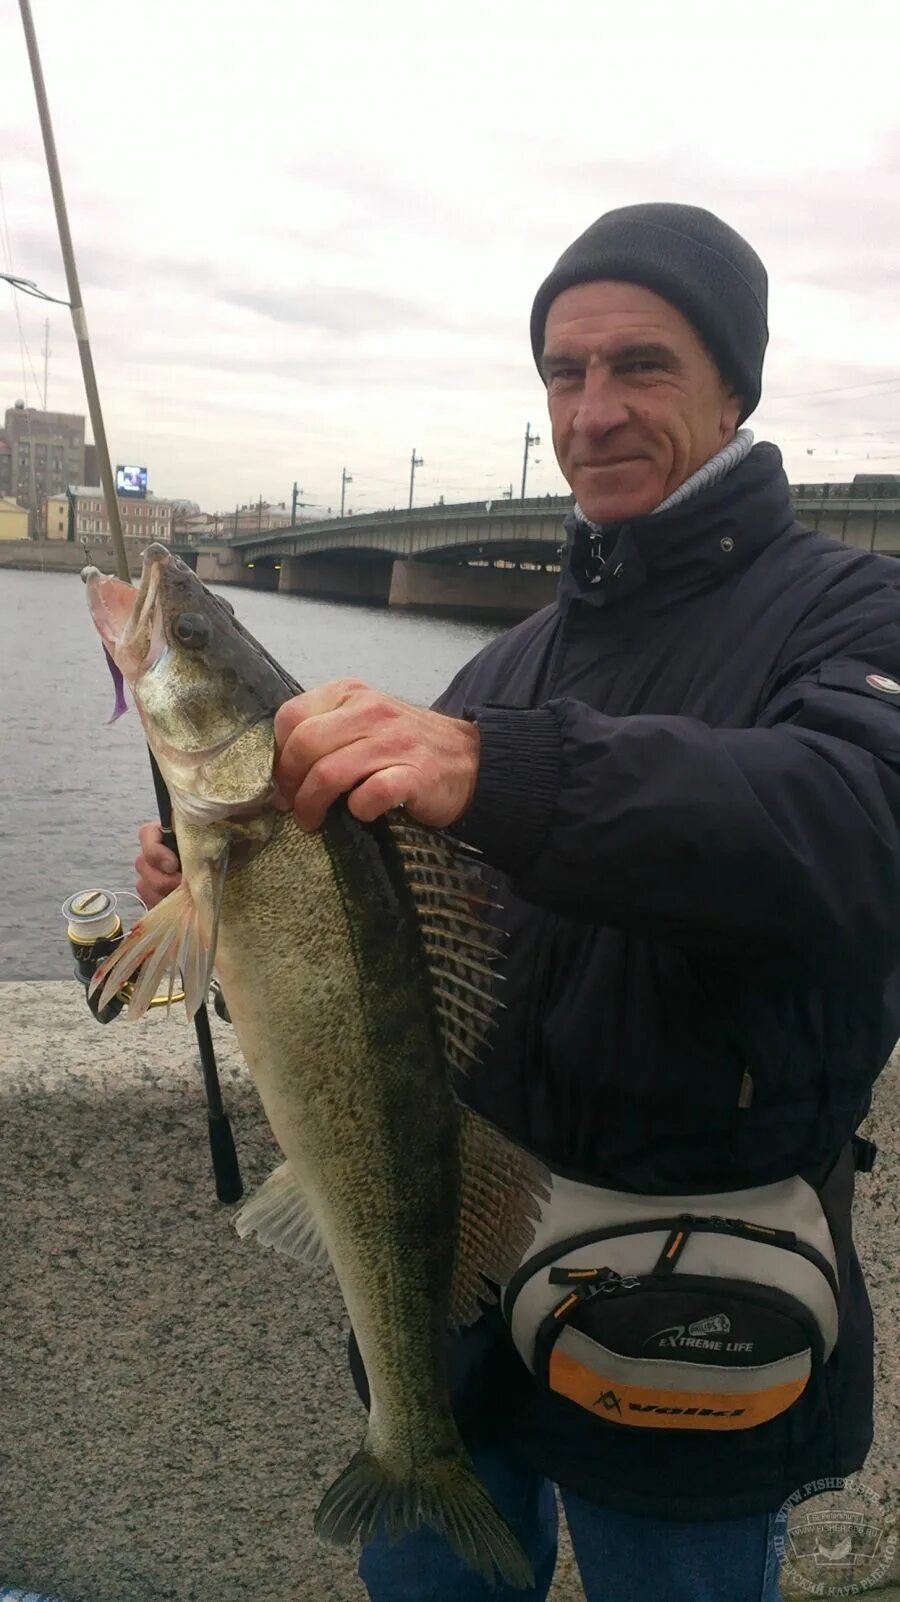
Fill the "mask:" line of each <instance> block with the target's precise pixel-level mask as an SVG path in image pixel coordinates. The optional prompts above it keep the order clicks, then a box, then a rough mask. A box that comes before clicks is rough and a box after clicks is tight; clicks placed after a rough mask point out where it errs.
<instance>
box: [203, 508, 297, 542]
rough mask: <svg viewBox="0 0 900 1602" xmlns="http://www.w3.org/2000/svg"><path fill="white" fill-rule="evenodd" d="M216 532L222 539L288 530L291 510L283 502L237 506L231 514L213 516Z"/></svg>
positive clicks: (218, 513) (224, 513) (220, 513)
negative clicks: (216, 526) (272, 529)
mask: <svg viewBox="0 0 900 1602" xmlns="http://www.w3.org/2000/svg"><path fill="white" fill-rule="evenodd" d="M213 515H214V517H215V520H216V523H217V525H218V532H219V533H220V534H221V535H222V537H223V538H224V539H231V538H232V537H236V536H237V535H238V534H264V533H265V532H266V530H267V529H270V528H290V526H291V509H290V507H289V506H286V505H285V503H284V501H278V502H271V501H262V500H260V501H254V502H253V503H252V505H250V506H237V507H235V509H234V511H233V512H216V513H214V514H213Z"/></svg>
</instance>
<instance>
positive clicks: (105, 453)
mask: <svg viewBox="0 0 900 1602" xmlns="http://www.w3.org/2000/svg"><path fill="white" fill-rule="evenodd" d="M19 11H20V13H21V16H22V27H23V29H24V32H25V45H26V49H27V51H28V61H29V64H30V67H31V80H32V83H33V85H34V95H35V100H36V101H37V109H38V118H39V121H40V125H41V136H42V138H43V141H44V154H45V156H46V160H47V175H48V177H49V179H50V192H51V195H52V197H53V209H54V212H55V214H56V227H57V232H58V234H59V245H60V250H61V251H62V258H63V265H64V267H65V272H66V284H67V286H68V291H69V300H68V306H69V310H70V312H71V314H72V326H73V328H74V330H75V340H76V343H77V346H78V357H79V360H80V362H81V372H82V377H83V379H84V388H85V394H86V397H87V404H88V413H89V416H90V419H91V427H92V429H93V431H94V445H95V447H96V450H97V464H98V466H99V468H100V482H101V484H102V486H103V499H104V501H105V503H106V515H107V518H108V520H109V530H110V534H111V535H112V543H113V550H114V552H115V558H116V572H117V574H118V577H119V578H120V579H122V580H123V581H124V582H125V583H126V584H130V583H131V572H130V570H129V565H128V553H127V551H126V549H125V541H124V539H123V537H122V522H121V518H120V516H119V502H118V499H117V496H116V484H115V479H114V478H113V471H112V463H111V461H110V455H109V446H108V445H107V441H106V429H105V427H104V423H103V411H102V408H101V406H100V392H99V390H98V388H97V377H96V373H95V371H94V359H93V355H92V353H91V344H90V339H89V337H88V327H87V318H86V316H85V311H84V302H83V300H82V296H81V286H80V284H79V281H78V269H77V266H76V264H75V250H74V246H73V244H72V233H71V229H70V228H69V216H68V211H67V208H66V199H65V194H64V192H63V185H62V174H61V172H60V166H59V159H58V157H57V154H56V140H55V139H54V136H53V124H52V121H51V118H50V104H49V101H48V99H47V90H46V86H45V84H44V72H43V68H42V66H41V57H40V51H39V50H38V42H37V33H36V32H35V26H34V18H33V17H32V14H31V0H19ZM148 756H149V758H150V770H151V773H152V775H153V788H154V790H155V792H156V802H157V807H158V810H159V821H160V826H161V830H162V838H163V843H164V845H165V846H166V847H167V848H168V849H169V850H170V851H171V852H172V854H173V855H174V856H175V857H178V842H177V840H176V838H175V833H174V831H173V829H172V801H171V797H170V796H169V792H168V790H167V788H166V782H165V780H164V778H163V776H162V774H161V772H160V770H159V767H158V766H157V763H156V759H155V758H154V755H153V752H152V751H150V750H148ZM98 896H101V897H106V901H107V905H106V906H105V907H104V909H103V911H102V913H101V912H99V910H98V905H97V901H96V898H97V897H98ZM110 899H111V906H110V905H109V904H108V903H109V902H110ZM75 903H80V904H81V906H80V910H79V908H78V907H77V906H76V905H75ZM66 912H67V917H68V918H69V938H70V940H71V941H72V944H73V948H74V949H75V951H76V954H77V956H78V962H77V965H76V973H77V974H78V977H79V978H81V979H83V980H87V979H90V978H91V977H92V973H93V969H94V968H96V967H97V965H98V963H99V961H100V960H101V956H102V955H105V954H106V953H107V952H108V951H109V950H111V949H112V946H113V945H115V944H116V943H117V939H121V938H122V932H121V923H119V920H118V918H117V917H116V916H115V898H114V897H113V898H110V896H109V895H108V894H107V892H105V891H86V892H83V893H82V894H81V895H80V896H74V897H70V898H69V900H68V901H67V902H66ZM110 918H112V919H113V920H114V921H113V923H110V921H109V920H110ZM116 924H118V936H116V932H115V925H116ZM79 934H80V935H82V936H84V937H85V938H79ZM101 947H103V948H105V951H102V952H101V951H100V949H99V948H101ZM92 965H93V966H92ZM87 969H90V972H86V971H85V970H87ZM116 999H118V998H116ZM122 1005H123V1003H121V1002H120V1003H119V1005H118V1006H117V1007H116V1008H115V1010H113V1009H112V1008H110V1009H105V1012H106V1017H104V1018H103V1020H102V1021H104V1022H105V1021H107V1019H108V1018H112V1017H114V1016H115V1015H116V1013H117V1012H120V1011H121V1009H122ZM194 1027H195V1029H196V1033H197V1046H198V1050H199V1052H200V1065H201V1068H202V1071H203V1083H204V1089H205V1091H206V1103H207V1115H208V1121H209V1146H210V1154H211V1156H212V1164H213V1173H214V1175H215V1183H216V1195H217V1196H218V1198H219V1200H220V1201H223V1202H233V1201H237V1200H238V1199H239V1197H240V1196H241V1195H242V1194H243V1188H244V1187H243V1184H242V1182H241V1176H240V1170H239V1168H238V1161H237V1153H236V1151H235V1146H234V1137H233V1135H232V1132H231V1125H230V1123H229V1120H228V1114H227V1112H226V1111H225V1107H224V1105H223V1102H222V1091H221V1086H220V1084H219V1073H218V1068H217V1067H216V1058H215V1052H214V1050H213V1042H212V1035H211V1032H210V1027H209V1015H208V1013H207V1010H206V1007H205V1006H203V1005H201V1006H200V1007H199V1008H198V1010H197V1012H196V1013H195V1015H194Z"/></svg>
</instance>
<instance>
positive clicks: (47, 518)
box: [41, 495, 69, 540]
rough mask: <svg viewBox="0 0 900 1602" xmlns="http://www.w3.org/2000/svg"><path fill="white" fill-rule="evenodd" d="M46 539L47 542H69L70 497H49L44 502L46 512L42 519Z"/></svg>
mask: <svg viewBox="0 0 900 1602" xmlns="http://www.w3.org/2000/svg"><path fill="white" fill-rule="evenodd" d="M41 524H42V527H43V531H44V538H45V539H47V540H67V539H68V538H69V497H68V495H48V496H47V499H46V500H45V502H44V511H43V516H42V518H41Z"/></svg>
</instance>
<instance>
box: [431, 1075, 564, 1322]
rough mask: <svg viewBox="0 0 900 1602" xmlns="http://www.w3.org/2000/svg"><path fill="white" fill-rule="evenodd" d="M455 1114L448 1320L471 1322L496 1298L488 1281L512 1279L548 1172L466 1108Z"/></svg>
mask: <svg viewBox="0 0 900 1602" xmlns="http://www.w3.org/2000/svg"><path fill="white" fill-rule="evenodd" d="M459 1113H460V1167H461V1176H460V1200H459V1226H458V1231H457V1242H456V1261H455V1263H454V1268H453V1285H452V1290H451V1302H450V1321H451V1323H452V1324H455V1325H462V1324H472V1323H474V1321H475V1319H476V1318H478V1317H479V1315H480V1313H481V1311H482V1304H483V1303H485V1302H493V1301H494V1300H495V1299H496V1298H495V1296H494V1293H493V1291H492V1290H491V1288H490V1285H489V1284H486V1283H485V1281H493V1282H494V1283H495V1284H498V1285H502V1284H504V1283H505V1282H506V1281H507V1280H508V1279H510V1278H511V1277H512V1274H513V1273H514V1272H515V1270H516V1268H517V1267H518V1265H519V1263H520V1262H521V1260H522V1257H523V1256H524V1255H525V1253H526V1252H527V1250H528V1247H529V1246H530V1245H531V1242H532V1240H533V1239H534V1225H535V1223H536V1221H537V1219H538V1218H539V1217H540V1212H541V1209H540V1203H541V1201H546V1199H547V1198H548V1197H549V1195H550V1176H549V1174H548V1172H547V1170H546V1168H545V1167H544V1165H543V1163H542V1162H541V1161H540V1159H539V1158H537V1157H534V1156H532V1154H531V1152H527V1151H525V1150H524V1149H523V1147H521V1146H517V1145H515V1144H514V1142H513V1141H511V1140H510V1139H509V1138H508V1137H507V1136H506V1135H504V1134H503V1133H502V1132H501V1131H500V1130H499V1129H496V1128H495V1127H494V1125H493V1124H489V1123H488V1122H487V1121H486V1120H485V1119H484V1118H479V1116H478V1114H477V1113H474V1112H472V1111H471V1109H470V1108H469V1107H463V1106H461V1107H460V1109H459Z"/></svg>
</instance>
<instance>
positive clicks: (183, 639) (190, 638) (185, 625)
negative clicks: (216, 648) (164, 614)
mask: <svg viewBox="0 0 900 1602" xmlns="http://www.w3.org/2000/svg"><path fill="white" fill-rule="evenodd" d="M172 633H173V634H174V636H175V638H176V640H177V641H178V642H179V644H180V645H186V646H189V647H190V648H191V649H193V650H200V649H201V647H202V646H204V645H208V644H209V624H208V623H207V621H206V618H205V617H201V616H200V613H199V612H179V614H178V616H177V617H176V619H175V622H174V623H173V624H172Z"/></svg>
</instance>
